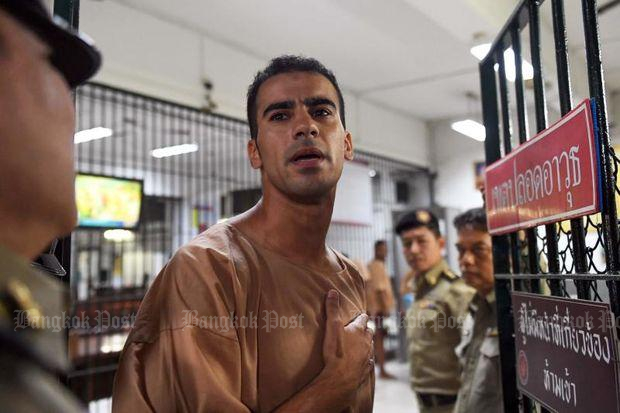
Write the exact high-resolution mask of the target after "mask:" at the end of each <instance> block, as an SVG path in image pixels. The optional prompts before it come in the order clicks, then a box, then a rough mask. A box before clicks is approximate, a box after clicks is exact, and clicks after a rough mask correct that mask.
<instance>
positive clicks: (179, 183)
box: [69, 84, 429, 410]
mask: <svg viewBox="0 0 620 413" xmlns="http://www.w3.org/2000/svg"><path fill="white" fill-rule="evenodd" d="M76 105H77V106H76V108H77V125H78V126H77V129H78V131H84V130H89V129H93V128H97V127H105V128H109V129H111V130H112V136H109V137H106V138H103V139H97V140H92V141H89V142H84V143H80V144H77V145H76V154H77V160H76V162H77V170H78V172H80V173H88V174H96V175H104V176H111V177H120V178H128V179H137V180H141V181H143V183H144V194H145V197H144V201H143V208H142V217H141V223H140V225H139V227H138V228H137V230H135V231H132V232H131V233H130V234H129V238H127V239H125V240H124V241H111V240H110V237H111V235H110V233H108V232H106V231H104V230H95V229H78V230H76V231H75V233H74V234H73V237H72V265H71V268H72V274H71V289H72V295H73V300H72V303H73V309H72V310H73V313H74V314H75V315H77V316H79V317H80V319H82V320H84V319H86V317H88V319H89V320H90V323H89V325H84V326H79V327H76V326H73V328H72V329H70V331H69V348H70V355H71V359H72V361H73V364H74V368H75V370H74V371H73V372H71V374H70V375H69V385H70V386H71V388H72V390H73V391H74V392H75V393H76V394H78V395H79V397H80V398H82V400H84V401H85V402H91V401H94V400H100V399H105V398H107V397H109V396H110V395H111V391H112V382H113V376H114V373H115V370H116V365H117V360H118V356H119V351H120V350H121V349H122V346H123V344H124V341H125V339H126V336H127V334H128V332H129V329H130V326H131V316H132V315H134V314H135V313H136V311H137V308H138V306H139V304H140V300H141V299H142V297H143V295H144V294H145V292H146V289H147V287H148V286H149V284H150V282H151V281H152V280H153V278H154V277H155V276H156V275H157V273H158V272H159V270H160V269H161V268H162V267H163V265H164V264H165V263H166V261H167V260H168V259H169V258H170V257H171V255H172V254H173V253H174V251H175V250H176V249H177V248H179V247H180V246H181V245H183V244H184V243H186V242H188V241H189V240H190V239H191V238H193V237H194V236H196V235H197V234H198V233H199V232H201V231H203V230H204V229H206V228H207V227H209V226H211V225H213V224H215V223H217V222H218V221H219V220H221V219H223V218H226V217H230V216H232V215H235V214H237V213H240V212H242V211H243V210H246V209H247V208H249V207H250V206H252V205H253V204H254V202H255V201H256V200H257V197H260V175H259V173H258V172H257V171H255V170H253V169H251V167H250V165H249V162H248V160H247V155H246V144H247V139H248V136H249V130H248V127H247V124H246V123H245V122H242V121H239V120H237V119H232V118H228V117H224V116H219V115H213V114H207V113H204V112H202V111H199V110H196V109H194V108H191V107H185V106H181V105H177V104H173V103H170V102H165V101H162V100H158V99H153V98H150V97H146V96H142V95H138V94H135V93H130V92H127V91H123V90H119V89H115V88H111V87H108V86H104V85H97V84H90V85H86V86H84V87H82V88H80V89H78V91H77V96H76ZM182 144H195V145H197V148H198V150H197V151H196V152H193V153H187V154H184V155H182V156H170V157H166V158H161V159H156V158H154V157H153V156H151V151H152V150H153V149H156V148H165V147H171V146H174V145H182ZM356 160H357V161H359V162H363V163H365V164H366V165H367V166H368V167H369V168H370V169H371V170H373V171H374V173H375V177H374V178H373V180H372V185H373V186H372V188H373V212H374V222H373V225H372V226H370V227H368V226H352V225H343V224H332V226H331V227H330V230H329V233H328V243H329V244H330V245H331V246H332V247H334V248H336V249H339V250H340V251H343V252H345V253H347V254H348V255H349V256H350V257H351V258H354V259H358V260H360V261H362V262H367V261H368V260H370V259H371V258H372V254H373V243H374V241H375V240H376V239H379V238H383V239H387V240H388V242H391V240H392V238H393V237H392V236H391V228H392V212H393V211H395V210H396V211H397V210H403V209H405V208H407V207H411V206H416V205H409V204H404V203H398V202H397V200H396V196H395V191H394V185H395V181H396V180H397V179H398V180H406V181H408V182H410V183H411V185H415V184H416V182H419V185H426V184H427V182H428V181H429V178H428V172H427V171H426V170H424V169H421V168H419V167H416V166H413V165H411V164H407V163H403V162H398V161H394V160H390V159H387V158H383V157H379V156H375V155H371V154H368V153H363V152H359V151H358V152H356ZM421 189H422V190H424V191H426V190H427V187H422V188H421ZM417 206H420V205H417ZM124 235H125V236H128V234H126V233H125V234H124ZM93 406H98V404H96V403H94V404H92V405H91V408H92V407H93ZM95 410H96V409H95ZM103 410H107V407H105V406H104V409H103Z"/></svg>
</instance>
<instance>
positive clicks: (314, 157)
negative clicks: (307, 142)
mask: <svg viewBox="0 0 620 413" xmlns="http://www.w3.org/2000/svg"><path fill="white" fill-rule="evenodd" d="M323 158H324V156H323V152H321V151H320V150H319V149H316V148H304V149H300V150H298V151H297V152H295V154H294V155H293V157H292V158H291V162H293V163H301V162H304V163H305V162H312V161H320V160H321V159H323Z"/></svg>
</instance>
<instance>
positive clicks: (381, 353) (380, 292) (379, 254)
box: [366, 240, 394, 379]
mask: <svg viewBox="0 0 620 413" xmlns="http://www.w3.org/2000/svg"><path fill="white" fill-rule="evenodd" d="M386 257H387V243H386V242H385V241H384V240H379V241H376V242H375V258H374V259H373V260H372V261H370V262H369V263H368V266H367V268H368V282H367V283H366V298H367V301H368V315H370V317H371V318H372V320H374V322H375V326H376V331H375V359H376V362H377V363H376V364H377V366H378V367H379V377H381V378H383V379H393V378H394V376H392V375H391V374H389V373H388V372H387V371H385V349H384V347H383V340H384V338H385V336H386V333H387V331H386V329H385V327H384V326H383V319H384V318H385V317H389V315H390V313H391V312H392V311H393V310H394V293H393V292H392V284H391V282H390V276H389V275H388V273H387V270H386V268H385V258H386Z"/></svg>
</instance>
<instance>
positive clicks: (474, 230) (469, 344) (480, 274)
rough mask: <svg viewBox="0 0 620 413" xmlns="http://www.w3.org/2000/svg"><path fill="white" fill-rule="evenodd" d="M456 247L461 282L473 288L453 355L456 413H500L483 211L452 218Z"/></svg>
mask: <svg viewBox="0 0 620 413" xmlns="http://www.w3.org/2000/svg"><path fill="white" fill-rule="evenodd" d="M454 226H455V227H456V230H457V232H458V242H457V244H456V248H457V249H458V252H459V266H460V268H461V272H462V274H463V279H464V280H465V282H466V283H467V284H469V285H470V286H472V287H473V288H475V289H476V295H475V296H474V298H473V299H472V301H471V303H470V305H469V312H470V314H469V315H468V316H467V318H466V319H465V324H464V327H463V337H462V341H461V343H460V344H459V346H458V348H457V354H458V355H459V357H460V359H461V364H462V366H463V376H462V379H463V385H462V387H461V389H460V391H459V395H458V401H457V406H456V410H455V411H456V412H457V413H501V412H502V411H503V405H502V387H501V376H500V360H499V338H498V333H497V310H496V306H495V290H494V278H493V254H492V251H493V250H492V243H491V235H490V234H489V232H488V230H487V219H486V214H485V212H484V209H482V208H476V209H471V210H469V211H466V212H464V213H463V214H461V215H459V216H457V217H456V218H455V219H454Z"/></svg>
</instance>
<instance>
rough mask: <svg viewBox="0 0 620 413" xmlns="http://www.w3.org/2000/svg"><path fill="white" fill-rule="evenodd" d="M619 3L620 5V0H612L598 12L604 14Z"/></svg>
mask: <svg viewBox="0 0 620 413" xmlns="http://www.w3.org/2000/svg"><path fill="white" fill-rule="evenodd" d="M618 5H620V0H611V1H610V2H607V3H605V4H603V5H602V6H601V7H599V8H598V14H603V13H605V12H607V11H609V10H610V9H612V8H614V7H615V6H618Z"/></svg>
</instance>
